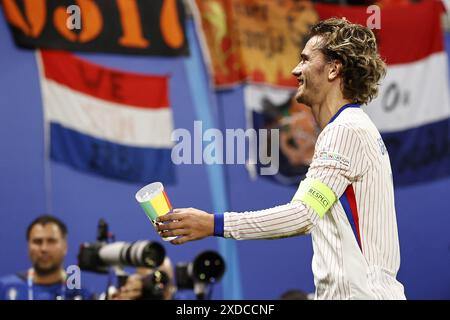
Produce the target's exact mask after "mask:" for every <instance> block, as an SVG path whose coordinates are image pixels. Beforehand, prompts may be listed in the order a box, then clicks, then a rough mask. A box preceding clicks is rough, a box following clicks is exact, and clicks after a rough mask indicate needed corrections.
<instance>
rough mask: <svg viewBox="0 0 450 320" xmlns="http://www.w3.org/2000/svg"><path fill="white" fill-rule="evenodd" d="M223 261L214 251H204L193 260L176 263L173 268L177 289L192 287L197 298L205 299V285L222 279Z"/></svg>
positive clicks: (223, 271)
mask: <svg viewBox="0 0 450 320" xmlns="http://www.w3.org/2000/svg"><path fill="white" fill-rule="evenodd" d="M224 273H225V261H224V260H223V258H222V257H221V256H220V255H219V254H218V253H217V252H215V251H204V252H202V253H200V254H199V255H198V256H196V257H195V259H194V261H193V262H190V263H178V264H177V265H176V268H175V276H176V279H177V287H178V289H194V292H195V294H196V295H197V299H199V300H203V299H205V298H206V297H205V294H206V289H207V286H208V285H210V284H214V283H216V282H218V281H220V279H222V276H223V274H224Z"/></svg>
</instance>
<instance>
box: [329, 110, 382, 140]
mask: <svg viewBox="0 0 450 320" xmlns="http://www.w3.org/2000/svg"><path fill="white" fill-rule="evenodd" d="M372 130H376V128H375V126H374V124H373V122H372V121H371V120H370V118H369V116H368V115H367V114H366V113H365V112H364V110H362V109H361V108H347V109H345V110H344V111H342V112H341V113H340V114H339V116H338V117H336V118H335V119H334V120H333V121H332V122H330V123H329V124H328V125H327V126H326V127H325V128H324V130H323V133H325V134H336V135H337V134H341V135H342V134H345V135H355V136H357V137H358V138H360V139H362V138H364V137H365V136H366V135H367V133H368V132H370V131H372Z"/></svg>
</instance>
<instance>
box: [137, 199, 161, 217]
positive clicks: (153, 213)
mask: <svg viewBox="0 0 450 320" xmlns="http://www.w3.org/2000/svg"><path fill="white" fill-rule="evenodd" d="M140 204H141V207H142V209H144V211H145V213H146V214H147V216H148V217H149V218H150V219H151V220H153V221H155V220H156V218H158V214H157V213H156V211H155V209H154V208H153V206H152V204H151V203H150V201H147V202H141V203H140Z"/></svg>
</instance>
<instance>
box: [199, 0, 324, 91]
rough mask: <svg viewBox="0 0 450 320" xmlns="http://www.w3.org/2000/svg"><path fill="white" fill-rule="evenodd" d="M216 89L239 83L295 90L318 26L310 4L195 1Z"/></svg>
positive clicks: (257, 0)
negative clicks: (307, 43)
mask: <svg viewBox="0 0 450 320" xmlns="http://www.w3.org/2000/svg"><path fill="white" fill-rule="evenodd" d="M196 3H197V7H198V9H199V16H200V21H201V22H200V24H201V27H202V30H203V35H204V39H205V40H206V43H207V46H206V47H207V48H208V53H209V56H210V59H211V61H210V67H211V69H212V70H211V71H212V73H213V75H214V83H215V85H216V86H218V87H221V86H222V87H224V86H229V85H232V84H236V83H239V82H242V81H247V82H252V83H266V84H271V85H276V86H287V87H296V86H297V82H296V80H295V78H294V77H293V76H292V75H291V70H292V69H293V68H294V66H295V65H296V64H297V63H298V60H299V56H300V52H301V50H302V48H303V46H304V42H305V41H304V40H305V35H306V34H307V33H308V30H309V26H310V25H312V24H314V23H316V22H317V21H318V15H317V13H316V11H315V9H314V7H313V5H312V3H311V2H310V1H295V0H278V1H267V0H196Z"/></svg>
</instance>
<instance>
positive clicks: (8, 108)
mask: <svg viewBox="0 0 450 320" xmlns="http://www.w3.org/2000/svg"><path fill="white" fill-rule="evenodd" d="M446 39H447V42H449V43H450V37H447V38H446ZM192 45H193V44H191V46H192ZM79 55H80V56H81V57H83V58H85V59H89V60H91V61H93V62H95V63H98V64H101V65H105V66H111V67H114V68H117V69H122V70H128V71H134V72H143V73H149V74H170V75H171V80H170V99H171V103H172V107H173V114H174V123H175V127H176V128H187V129H191V128H193V121H194V120H198V119H196V112H195V109H194V106H193V99H192V95H191V94H190V91H189V88H188V85H187V83H188V78H187V74H186V70H185V64H184V60H183V58H170V59H169V58H150V57H140V56H139V57H135V56H130V57H123V56H119V55H111V54H108V55H107V54H79ZM198 72H204V69H200V70H198ZM212 97H213V98H214V99H215V102H216V103H215V105H216V107H217V108H214V109H213V110H212V112H213V115H215V117H216V118H215V120H216V121H217V123H219V124H220V126H221V127H222V128H245V118H244V108H243V99H242V88H236V89H234V90H228V91H223V92H221V93H219V94H217V95H216V96H215V97H214V96H212ZM449 165H450V164H449ZM224 169H225V178H226V182H227V184H226V190H227V196H228V203H229V209H230V210H233V211H244V210H256V209H263V208H267V207H271V206H274V205H278V204H282V203H286V202H288V201H289V200H290V199H291V197H292V195H293V194H294V192H295V188H292V187H285V186H280V185H276V184H273V183H272V182H269V181H266V180H264V179H258V180H256V181H252V180H250V178H249V176H248V174H247V172H246V169H245V167H244V166H242V165H228V166H225V168H224ZM176 170H177V176H178V183H177V184H176V185H174V186H167V192H168V195H169V197H170V199H171V201H172V204H173V205H174V207H186V206H188V207H190V206H192V207H198V208H201V209H204V210H206V211H213V210H214V207H213V201H212V194H211V188H210V185H209V183H208V177H207V170H206V166H203V165H181V166H178V167H177V169H176ZM140 187H141V185H138V184H130V183H122V182H118V181H114V180H108V179H104V178H99V177H96V176H91V175H87V174H83V173H80V172H77V171H74V170H72V169H71V168H68V167H65V166H63V165H59V164H56V163H52V162H49V161H47V160H44V145H43V115H42V102H41V95H40V88H39V78H38V73H37V67H36V63H35V56H34V52H33V51H29V50H22V49H18V48H16V47H15V45H14V43H13V40H12V37H11V33H10V32H9V29H8V28H7V25H6V23H5V21H4V16H3V12H2V13H1V14H0V230H1V231H0V275H3V274H7V273H12V272H17V271H19V270H25V269H27V268H28V267H29V261H28V258H27V250H26V241H25V229H26V227H27V225H28V224H29V223H30V221H31V220H32V219H33V218H34V217H36V216H37V215H39V214H41V213H44V212H51V213H53V214H55V215H57V216H59V217H61V218H62V219H63V220H64V221H65V222H66V223H67V225H68V227H69V253H68V257H67V264H74V263H76V255H77V252H78V247H79V245H80V243H82V242H90V241H93V240H95V235H96V225H97V222H98V219H99V218H105V219H106V220H107V222H108V223H109V224H110V229H111V231H112V232H113V233H115V235H116V237H117V239H120V240H126V241H132V240H137V239H150V240H155V241H159V240H158V237H157V236H156V235H155V232H154V231H153V228H152V226H151V225H150V223H149V221H148V219H147V218H146V216H145V214H144V213H143V212H142V210H141V209H140V207H139V206H138V205H137V204H136V202H135V200H134V194H135V192H136V191H137V190H138V189H139V188H140ZM449 187H450V179H449V178H443V179H442V180H439V181H436V182H433V183H427V184H422V185H417V186H413V187H409V188H402V189H397V190H396V207H397V216H398V226H399V235H400V245H401V257H402V261H401V268H400V271H399V275H398V277H399V279H400V281H402V282H403V284H404V285H405V289H406V294H407V297H408V298H411V299H450V214H449V213H450V209H449V200H448V199H449V196H450V192H449ZM236 245H237V251H238V256H239V269H240V279H241V281H242V293H243V298H245V299H276V298H278V297H279V295H280V294H281V293H283V292H284V291H286V290H287V289H291V288H301V289H303V290H305V291H308V292H312V291H313V290H314V284H313V279H312V272H311V257H312V245H311V239H310V238H309V237H295V238H289V239H282V240H276V241H273V240H272V241H269V240H258V241H244V242H237V244H236ZM164 246H165V248H166V250H167V253H168V255H169V256H170V257H171V258H172V260H173V261H174V262H175V263H176V262H181V261H191V260H192V259H193V258H194V257H195V256H196V255H197V254H198V253H200V252H201V251H203V250H206V249H213V250H219V242H218V240H217V239H213V238H211V239H206V240H202V241H198V242H194V243H189V244H186V245H183V246H173V245H170V244H167V243H164ZM82 283H83V285H87V286H89V287H91V288H93V289H95V290H97V291H101V290H103V288H104V286H105V284H106V277H104V276H98V275H94V274H90V273H83V274H82ZM221 289H222V285H219V286H218V288H217V289H215V291H214V295H213V298H215V299H221V298H223V297H224V296H223V293H222V290H221ZM226 298H227V297H226Z"/></svg>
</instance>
